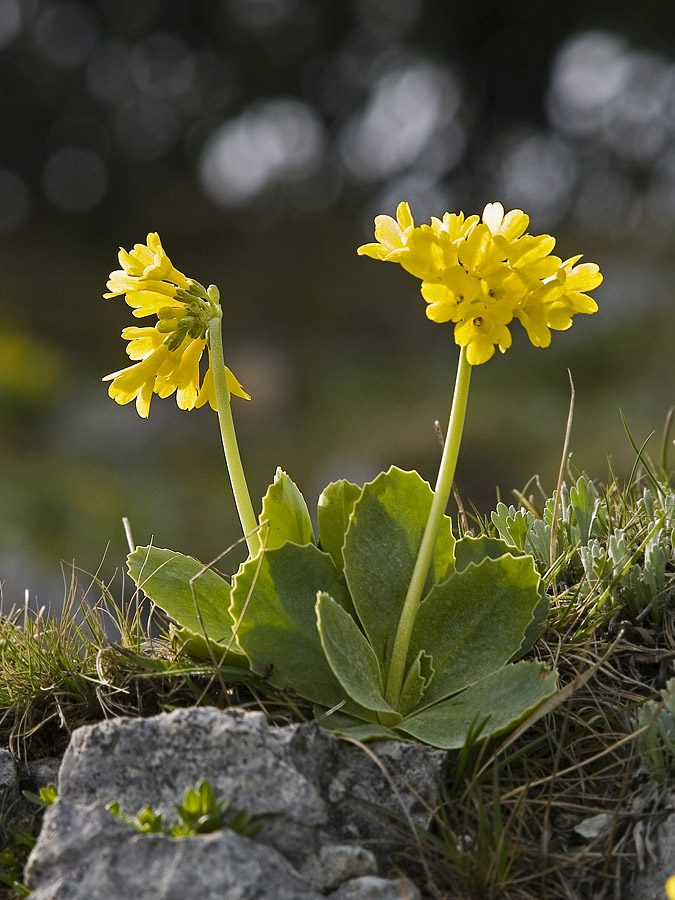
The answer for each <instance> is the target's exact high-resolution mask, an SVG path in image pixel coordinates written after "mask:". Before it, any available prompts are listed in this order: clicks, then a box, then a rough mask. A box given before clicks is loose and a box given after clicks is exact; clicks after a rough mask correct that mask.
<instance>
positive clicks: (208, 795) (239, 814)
mask: <svg viewBox="0 0 675 900" xmlns="http://www.w3.org/2000/svg"><path fill="white" fill-rule="evenodd" d="M231 803H232V801H231V800H230V799H225V800H216V798H215V796H214V794H213V788H212V786H211V784H210V783H209V782H208V781H206V780H204V781H200V783H199V784H198V785H197V787H196V788H195V789H193V788H188V789H187V790H186V791H185V796H184V797H183V802H182V803H175V804H174V809H175V810H176V814H177V816H178V818H177V820H176V821H174V822H172V823H171V824H166V823H165V822H164V819H163V816H162V814H161V813H157V812H155V811H154V810H153V809H152V807H150V806H144V807H143V808H142V809H141V810H140V811H139V812H138V813H137V815H136V816H129V815H127V814H126V813H124V812H122V810H121V809H120V805H119V803H109V804H108V805H107V806H106V809H107V810H108V811H109V812H111V813H112V814H113V815H115V816H117V817H118V818H119V819H122V821H123V822H127V824H129V825H131V826H132V827H133V828H135V830H136V831H138V832H139V833H140V834H164V835H167V836H169V837H174V838H186V837H194V836H195V835H197V834H211V832H213V831H218V830H219V829H221V828H229V829H230V830H231V831H234V832H236V833H237V834H240V835H241V836H242V837H248V838H254V837H255V836H256V835H258V834H259V833H260V831H261V830H262V828H263V826H264V823H262V822H255V821H254V820H253V816H252V815H251V814H250V813H247V812H246V811H245V810H241V809H240V810H231V809H230V806H231Z"/></svg>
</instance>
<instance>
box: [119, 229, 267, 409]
mask: <svg viewBox="0 0 675 900" xmlns="http://www.w3.org/2000/svg"><path fill="white" fill-rule="evenodd" d="M119 261H120V265H121V266H122V268H121V269H118V270H116V271H115V272H111V274H110V278H109V280H108V285H107V287H108V291H109V293H107V294H104V295H103V296H104V297H106V298H107V297H118V296H120V295H121V294H125V295H126V302H127V303H128V304H129V306H131V307H132V309H133V314H134V316H136V317H144V316H151V315H156V316H157V323H156V324H155V326H154V327H150V326H144V327H138V326H130V327H128V328H125V329H124V330H123V331H122V337H123V338H124V339H125V340H127V341H129V344H128V345H127V354H128V355H129V357H130V358H131V359H133V360H136V361H137V362H135V363H134V365H132V366H129V367H128V368H126V369H121V370H120V371H119V372H113V373H112V374H111V375H107V376H106V377H105V378H104V379H103V380H104V381H111V382H112V384H111V385H110V388H109V390H108V393H109V394H110V396H111V397H112V398H113V399H114V400H116V401H117V402H118V403H122V404H124V403H130V402H131V401H132V400H135V401H136V409H137V411H138V414H139V415H140V416H143V418H147V416H148V413H149V412H150V401H151V400H152V395H153V394H157V395H158V396H159V397H169V396H170V395H171V394H173V393H174V391H175V393H176V402H177V404H178V406H179V407H180V408H181V409H192V408H193V407H195V406H197V407H199V406H203V405H204V404H205V403H209V404H210V405H211V407H212V408H213V409H217V404H216V395H215V389H214V384H213V370H212V367H211V362H210V360H209V366H208V368H207V370H206V373H205V374H204V377H203V378H202V377H201V374H200V368H199V363H200V360H201V358H202V354H203V352H204V348H205V347H206V346H207V345H208V326H209V322H210V321H211V320H212V319H220V318H221V316H222V311H221V308H220V303H219V299H220V298H219V295H218V291H217V289H216V288H215V287H214V286H213V285H212V286H211V287H210V288H209V289H208V291H207V290H206V289H205V288H203V287H202V285H200V284H199V283H198V282H196V281H193V280H191V279H189V278H186V276H185V275H183V273H182V272H179V271H178V269H176V268H174V266H173V265H172V263H171V260H170V259H169V257H168V256H167V255H166V253H165V252H164V248H163V247H162V243H161V241H160V239H159V235H158V234H149V235H148V237H147V244H136V245H135V246H134V249H133V250H131V251H130V252H127V251H126V250H124V249H121V250H120V252H119ZM225 374H226V377H227V387H228V389H229V391H230V393H231V394H235V395H236V396H237V397H244V398H245V399H247V400H249V399H250V397H249V395H248V394H247V393H246V391H245V390H244V389H243V388H242V386H241V385H240V384H239V382H238V381H237V379H236V378H235V376H234V375H233V374H232V372H231V371H230V370H229V369H228V368H226V369H225Z"/></svg>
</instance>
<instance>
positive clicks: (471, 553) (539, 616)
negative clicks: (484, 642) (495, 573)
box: [455, 503, 549, 658]
mask: <svg viewBox="0 0 675 900" xmlns="http://www.w3.org/2000/svg"><path fill="white" fill-rule="evenodd" d="M500 505H501V506H504V504H503V503H502V504H500ZM498 508H499V507H498ZM504 509H506V507H504ZM523 521H524V519H523ZM506 554H511V556H516V557H519V556H525V557H527V558H531V557H530V554H529V553H527V552H526V551H525V550H520V551H519V550H518V549H517V548H516V547H513V546H511V545H510V544H508V543H507V542H506V541H502V540H499V539H497V538H490V537H486V536H485V535H482V536H480V537H473V536H472V535H467V536H466V537H463V538H462V539H461V540H459V541H457V543H456V544H455V567H456V569H457V571H462V570H463V569H466V567H467V566H468V565H469V563H470V562H474V563H476V564H478V563H480V562H481V561H482V560H483V559H485V558H487V557H489V558H490V559H500V558H501V557H502V556H505V555H506ZM538 591H539V602H538V603H537V605H536V607H535V608H534V611H533V614H532V621H531V622H530V624H529V625H528V626H527V629H526V630H525V635H524V637H523V641H522V643H521V645H520V647H519V648H518V651H517V653H515V654H514V657H510V658H518V657H520V656H523V655H524V654H525V653H527V652H528V650H531V649H532V647H533V646H534V645H535V643H536V641H537V640H538V638H539V636H540V635H541V633H542V631H543V630H544V625H545V623H546V616H547V615H548V608H549V600H548V597H547V596H546V591H545V590H544V586H543V584H542V582H541V581H539V584H538Z"/></svg>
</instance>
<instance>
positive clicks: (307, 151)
mask: <svg viewBox="0 0 675 900" xmlns="http://www.w3.org/2000/svg"><path fill="white" fill-rule="evenodd" d="M323 146H324V129H323V125H322V123H321V121H320V119H319V117H318V116H317V115H316V113H315V112H314V111H313V110H312V108H311V107H310V106H308V105H307V104H306V103H304V102H303V101H301V100H298V99H295V98H292V97H280V98H277V99H275V100H269V101H264V102H262V103H259V104H255V105H252V106H251V107H249V108H248V109H247V110H245V111H244V112H243V113H242V114H241V115H240V116H239V117H238V118H236V119H232V120H230V121H228V122H225V123H224V124H223V125H221V126H220V128H218V129H217V130H216V131H215V132H214V133H213V134H212V135H211V137H210V138H209V139H208V140H207V142H206V144H205V146H204V149H203V152H202V154H201V158H200V161H199V174H200V179H201V183H202V187H203V189H204V191H205V193H206V194H207V196H209V197H210V198H211V199H213V200H215V201H216V202H218V203H221V204H223V205H224V206H231V207H237V206H241V205H243V204H245V203H249V202H251V201H252V200H254V199H255V198H257V197H258V196H259V195H261V194H263V193H264V192H265V191H267V190H268V189H269V188H272V187H274V186H275V185H277V184H279V183H281V182H283V181H287V180H293V179H299V180H303V179H305V178H309V177H311V176H312V175H313V174H314V173H315V172H316V169H317V167H318V166H319V164H320V162H321V159H322V155H323Z"/></svg>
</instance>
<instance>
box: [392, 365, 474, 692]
mask: <svg viewBox="0 0 675 900" xmlns="http://www.w3.org/2000/svg"><path fill="white" fill-rule="evenodd" d="M470 380H471V364H470V363H469V362H468V361H467V358H466V348H465V347H462V349H461V352H460V355H459V364H458V367H457V378H456V379H455V393H454V395H453V398H452V409H451V411H450V422H449V424H448V433H447V435H446V439H445V445H444V447H443V455H442V457H441V465H440V468H439V470H438V478H437V480H436V487H435V489H434V498H433V500H432V503H431V511H430V513H429V518H428V520H427V524H426V528H425V529H424V534H423V536H422V543H421V544H420V549H419V551H418V554H417V560H416V562H415V568H414V569H413V574H412V578H411V579H410V585H409V586H408V593H407V594H406V598H405V601H404V603H403V610H402V611H401V618H400V620H399V623H398V630H397V632H396V639H395V641H394V646H393V649H392V655H391V665H390V667H389V677H388V679H387V690H386V695H385V696H386V700H387V702H388V703H389V704H390V705H391V706H393V707H394V709H397V708H398V702H399V696H400V694H401V686H402V684H403V676H404V675H405V666H406V660H407V657H408V647H409V646H410V637H411V635H412V630H413V625H414V624H415V616H416V615H417V609H418V607H419V605H420V601H421V599H422V593H423V591H424V583H425V581H426V578H427V573H428V571H429V567H430V566H431V560H432V558H433V554H434V547H435V546H436V538H437V537H438V531H439V529H440V527H441V522H442V520H443V516H444V514H445V510H446V509H447V506H448V500H449V498H450V491H451V490H452V482H453V480H454V478H455V469H456V467H457V457H458V456H459V446H460V444H461V442H462V431H463V429H464V417H465V414H466V404H467V398H468V396H469V382H470Z"/></svg>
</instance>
